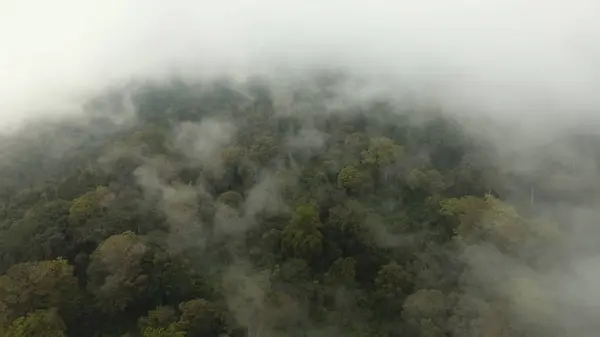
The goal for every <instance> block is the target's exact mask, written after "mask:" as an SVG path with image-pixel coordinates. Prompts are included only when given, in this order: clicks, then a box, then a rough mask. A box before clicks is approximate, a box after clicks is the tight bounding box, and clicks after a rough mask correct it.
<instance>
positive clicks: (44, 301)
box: [0, 259, 79, 325]
mask: <svg viewBox="0 0 600 337" xmlns="http://www.w3.org/2000/svg"><path fill="white" fill-rule="evenodd" d="M78 301H79V293H78V285H77V279H76V278H75V277H74V276H73V267H72V266H70V265H68V263H67V261H66V260H63V259H57V260H52V261H41V262H28V263H21V264H17V265H14V266H12V267H11V268H9V269H8V271H7V272H6V274H4V275H2V276H0V308H2V309H3V310H2V311H1V313H0V325H1V324H2V323H6V322H9V321H11V320H13V319H15V318H17V317H19V316H22V315H25V314H26V313H28V312H33V311H36V310H47V309H51V308H57V309H58V310H59V312H60V313H65V314H69V315H75V313H74V312H73V311H74V310H75V308H76V307H77V305H78Z"/></svg>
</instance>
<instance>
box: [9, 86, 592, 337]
mask: <svg viewBox="0 0 600 337" xmlns="http://www.w3.org/2000/svg"><path fill="white" fill-rule="evenodd" d="M346 81H349V79H348V78H346V77H344V76H341V75H339V74H325V75H323V74H321V75H319V76H316V77H315V78H310V76H307V78H305V79H304V81H300V82H298V83H293V85H292V84H290V87H289V88H288V87H285V86H281V87H280V86H277V87H271V86H270V84H269V81H267V80H265V79H257V78H255V79H252V80H250V81H249V82H248V83H246V84H241V83H236V82H235V81H230V80H226V79H219V80H215V81H212V82H206V83H192V82H185V81H183V80H181V79H173V80H172V81H167V82H165V83H160V82H155V83H145V84H141V85H137V86H134V87H132V88H128V89H127V90H126V91H127V92H128V93H129V92H131V93H132V94H131V95H129V94H126V93H114V92H112V93H109V94H107V95H106V96H103V97H100V98H98V99H97V100H94V101H92V102H90V104H89V105H86V109H85V110H86V114H87V115H86V116H85V118H86V123H79V122H80V121H79V120H63V121H60V122H56V123H54V124H52V125H50V124H49V125H37V126H36V128H35V131H36V132H31V131H30V130H27V132H22V133H20V134H19V135H14V137H8V138H7V137H3V139H2V141H1V142H0V144H1V145H2V148H1V149H0V154H1V155H2V158H1V159H2V160H0V273H3V274H2V275H1V276H0V335H1V336H15V337H17V336H18V337H25V336H32V337H33V336H48V337H55V336H56V337H57V336H74V337H75V336H93V337H104V336H142V337H173V336H188V337H194V336H202V337H204V336H219V335H222V336H228V337H246V336H248V337H252V336H298V337H303V336H325V335H327V336H361V337H362V336H364V337H366V336H373V337H374V336H377V337H397V336H415V337H424V336H428V337H434V336H435V337H438V336H440V337H441V336H468V337H475V336H493V337H496V336H498V337H500V336H502V337H504V336H511V337H521V336H536V337H537V336H557V335H558V336H562V335H565V334H567V333H566V332H565V331H561V330H559V329H554V328H556V326H557V324H555V323H554V322H553V320H552V318H553V317H555V316H556V315H558V314H559V313H561V311H560V310H565V309H571V307H570V306H569V305H568V304H565V307H564V308H563V307H561V306H557V305H556V303H555V301H553V300H552V297H553V296H554V294H552V292H551V291H548V289H546V288H545V287H546V286H547V284H546V283H544V282H543V281H544V280H540V279H538V278H536V277H533V276H532V275H531V274H535V271H537V270H545V269H543V268H549V270H553V271H555V272H556V274H557V275H560V274H561V273H562V272H565V271H566V270H567V269H568V268H567V267H566V266H567V265H568V264H569V263H565V261H564V260H561V259H560V258H561V257H562V256H560V255H561V254H558V253H557V249H556V247H565V246H564V245H563V244H565V243H566V242H565V235H564V233H565V232H566V231H568V230H570V228H569V225H571V224H569V223H564V221H563V220H562V219H561V218H560V217H556V220H555V221H554V222H549V221H547V220H546V219H541V218H537V217H536V215H537V213H539V212H540V209H541V207H539V206H538V204H537V202H538V201H537V200H538V199H536V198H540V199H543V200H545V201H546V202H548V200H561V198H562V196H563V193H562V192H563V191H562V190H556V189H554V190H553V189H552V188H551V187H549V186H548V184H549V183H548V184H546V181H552V182H556V181H558V179H555V178H556V176H553V175H546V174H544V175H541V176H540V177H530V176H526V177H523V176H522V175H520V173H519V172H514V171H513V172H511V171H510V170H508V171H509V172H505V171H504V169H505V167H498V166H499V165H498V160H496V159H498V158H495V157H494V156H495V152H494V151H493V146H491V144H486V143H485V142H482V140H481V139H480V138H474V137H472V136H471V135H470V134H468V133H467V132H465V131H464V130H463V128H462V127H461V126H460V125H458V124H457V123H455V122H454V121H451V120H449V119H448V118H446V117H445V116H443V115H442V114H440V113H438V112H437V111H429V110H430V109H429V108H423V107H421V106H419V105H418V104H412V103H410V102H405V104H406V105H402V106H397V105H395V104H392V103H391V102H385V101H377V102H360V104H356V105H353V104H350V103H348V104H343V105H340V104H339V103H340V102H342V101H346V100H345V97H344V96H343V95H345V94H346V91H345V90H346V88H347V86H346V84H347V82H346ZM339 85H342V87H338V86H339ZM129 96H131V99H132V101H133V105H134V108H135V109H133V110H135V113H136V116H135V117H136V118H131V117H133V116H130V115H129V114H130V113H131V111H130V110H131V109H130V108H129V107H127V106H126V100H125V97H129ZM363 103H364V104H363ZM119 120H120V121H121V122H118V121H119ZM123 120H127V121H128V122H127V123H123V122H122V121H123ZM207 120H210V121H211V123H216V124H218V123H219V122H218V121H223V120H225V121H226V123H227V124H228V125H229V124H232V125H233V127H232V128H231V130H234V131H232V135H231V139H230V140H228V142H227V144H216V143H215V144H213V143H211V141H210V139H206V140H205V139H203V141H202V142H194V143H193V144H181V142H178V141H176V140H177V139H178V137H177V136H178V134H177V132H178V131H179V130H181V125H182V124H185V125H188V126H189V125H193V126H196V125H197V124H202V123H204V122H206V121H207ZM215 121H217V122H215ZM84 125H85V126H84ZM192 130H196V128H192ZM38 131H39V132H38ZM33 135H35V136H33ZM309 137H315V139H306V138H309ZM317 137H318V139H317ZM208 138H210V137H208ZM290 139H294V140H299V141H297V142H296V141H295V142H294V143H293V144H294V146H290V144H291V142H290ZM304 142H306V146H304V145H303V144H304ZM217 143H218V142H217ZM190 148H193V149H194V150H196V149H199V150H202V151H200V152H202V153H204V152H207V151H203V150H204V149H210V151H209V152H210V153H211V156H209V157H206V156H201V157H202V158H195V157H194V156H193V155H190V153H199V152H194V151H191V152H190V151H189V150H190ZM596 148H597V146H596ZM596 156H597V154H596V153H593V154H590V155H589V157H590V158H595V157H596ZM550 166H551V167H552V170H557V171H558V172H559V173H560V176H561V177H562V176H566V177H568V178H569V180H568V181H574V182H577V184H573V186H575V187H577V188H575V187H572V186H571V187H572V188H570V190H578V189H582V190H583V188H584V187H585V191H586V193H583V192H582V193H580V194H581V195H580V196H578V197H577V198H576V200H577V205H579V204H581V205H587V204H589V203H592V202H594V200H597V198H596V197H597V196H598V195H599V194H598V193H597V192H590V191H591V190H593V186H592V185H594V184H591V183H590V181H593V179H589V177H587V180H585V181H583V180H582V179H583V178H581V177H575V175H574V174H573V173H572V172H571V173H570V172H565V170H561V169H560V165H549V167H550ZM549 170H550V169H549ZM557 174H558V173H557ZM582 181H583V182H582ZM588 185H589V186H588ZM532 186H535V194H534V193H532V192H533V189H532ZM590 186H591V187H590ZM540 191H541V192H540ZM594 191H595V190H594ZM588 192H589V193H588ZM485 193H488V194H485ZM570 193H571V194H569V195H573V192H572V191H571V192H570ZM492 194H493V196H492ZM589 195H592V196H593V197H591V198H589V200H587V199H588V198H583V197H582V196H589ZM523 196H524V197H523ZM506 198H511V199H509V200H519V198H526V199H527V202H526V204H527V206H526V207H521V206H522V205H520V203H515V204H512V203H509V202H508V201H507V199H506ZM565 202H567V201H565ZM540 204H542V203H541V202H540ZM517 206H519V207H517ZM558 213H560V212H558V211H557V214H558ZM591 246H593V245H591ZM593 247H595V246H593ZM584 250H585V249H583V248H582V251H584ZM591 250H592V251H593V249H591ZM490 259H494V260H490ZM507 264H509V265H510V268H509V267H507V266H506V265H507ZM513 266H518V268H517V267H515V268H512V267H513ZM495 268H498V271H497V272H498V273H499V274H498V275H501V276H502V277H501V278H500V277H496V278H493V277H491V276H489V275H495V274H494V273H495V272H496V270H495ZM568 272H570V271H568ZM565 274H568V273H565ZM488 276H489V277H488ZM496 276H497V275H496ZM578 310H579V309H578ZM522 313H526V314H522ZM578 313H579V312H578ZM515 317H518V319H517V318H515Z"/></svg>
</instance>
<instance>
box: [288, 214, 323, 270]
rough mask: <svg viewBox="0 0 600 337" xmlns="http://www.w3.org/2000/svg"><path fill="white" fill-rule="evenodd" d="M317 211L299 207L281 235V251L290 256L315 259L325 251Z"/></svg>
mask: <svg viewBox="0 0 600 337" xmlns="http://www.w3.org/2000/svg"><path fill="white" fill-rule="evenodd" d="M320 226H321V224H320V222H319V215H318V213H317V209H316V208H315V207H313V206H309V205H304V206H298V207H297V208H296V211H295V212H294V214H293V215H292V219H291V220H290V222H289V223H288V224H287V226H285V228H284V229H283V232H282V235H281V250H282V251H283V252H284V253H285V254H288V255H290V256H295V257H300V258H306V259H309V260H310V259H314V258H316V257H318V256H319V255H320V254H321V251H322V249H323V234H322V233H321V231H320V230H319V227H320Z"/></svg>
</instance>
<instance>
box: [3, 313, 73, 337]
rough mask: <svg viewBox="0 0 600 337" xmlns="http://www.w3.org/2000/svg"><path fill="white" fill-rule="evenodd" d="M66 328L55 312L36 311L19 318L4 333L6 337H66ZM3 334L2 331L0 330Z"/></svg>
mask: <svg viewBox="0 0 600 337" xmlns="http://www.w3.org/2000/svg"><path fill="white" fill-rule="evenodd" d="M65 330H66V326H65V324H64V323H63V321H62V320H61V319H60V317H59V316H58V314H57V313H56V311H55V310H48V311H36V312H33V313H31V314H28V315H27V316H24V317H19V318H17V319H16V320H15V321H14V322H12V323H11V324H10V325H9V326H8V327H7V328H6V330H5V331H4V332H3V333H2V336H5V337H66V336H67V334H66V332H65ZM0 332H1V330H0Z"/></svg>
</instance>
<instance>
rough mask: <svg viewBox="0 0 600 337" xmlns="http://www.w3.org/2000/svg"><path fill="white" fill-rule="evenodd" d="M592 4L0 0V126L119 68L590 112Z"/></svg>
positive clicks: (519, 109)
mask: <svg viewBox="0 0 600 337" xmlns="http://www.w3.org/2000/svg"><path fill="white" fill-rule="evenodd" d="M598 13H600V1H597V0H521V1H517V0H419V1H416V0H413V1H407V0H397V1H392V0H388V1H384V0H365V1H358V0H345V1H337V0H329V1H327V0H319V1H317V0H313V1H311V0H304V1H285V0H279V1H275V0H273V1H272V0H254V1H251V0H248V1H246V0H214V1H185V0H171V1H158V0H150V1H149V0H103V1H97V0H94V1H90V0H54V1H43V0H37V1H33V0H0V43H1V45H0V118H1V120H0V126H2V125H7V124H9V123H11V122H13V121H15V120H19V119H22V118H26V117H28V118H31V117H35V116H37V114H39V113H41V112H40V111H39V110H40V109H41V110H42V111H46V112H47V113H48V112H49V111H52V113H54V112H55V110H56V109H59V110H60V109H61V107H62V105H61V104H64V103H71V102H74V101H73V97H77V96H79V95H81V94H83V93H85V92H86V91H87V90H93V89H96V88H99V87H101V86H102V85H105V84H108V83H113V82H114V81H116V80H122V79H127V78H129V77H130V76H132V75H156V74H160V73H164V72H168V71H171V70H174V69H178V70H180V71H185V72H186V73H196V72H198V73H205V72H215V71H220V70H227V71H229V72H234V73H235V72H244V71H248V70H251V71H256V70H261V71H262V70H269V69H270V68H271V67H273V65H276V64H281V65H285V66H309V65H313V64H321V65H323V64H324V65H342V66H347V67H350V68H352V69H355V70H357V71H361V72H369V73H378V72H379V73H384V74H386V75H392V77H395V78H398V79H411V80H412V81H415V83H416V82H422V83H426V84H428V85H432V86H434V87H435V88H437V89H438V90H440V92H442V93H443V96H444V97H445V99H446V102H447V104H448V105H449V106H451V107H454V108H455V109H456V110H465V111H466V110H473V111H475V110H476V111H482V112H483V111H485V112H486V113H493V114H496V115H510V116H512V117H514V116H518V117H519V118H525V117H528V118H530V119H531V118H539V117H544V119H545V120H553V121H560V122H561V123H563V122H568V121H574V120H575V121H582V120H586V122H587V123H590V122H592V121H595V120H596V119H597V118H599V117H600V116H598V115H600V114H599V113H598V107H600V66H599V65H600V44H599V41H600V20H598Z"/></svg>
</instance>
